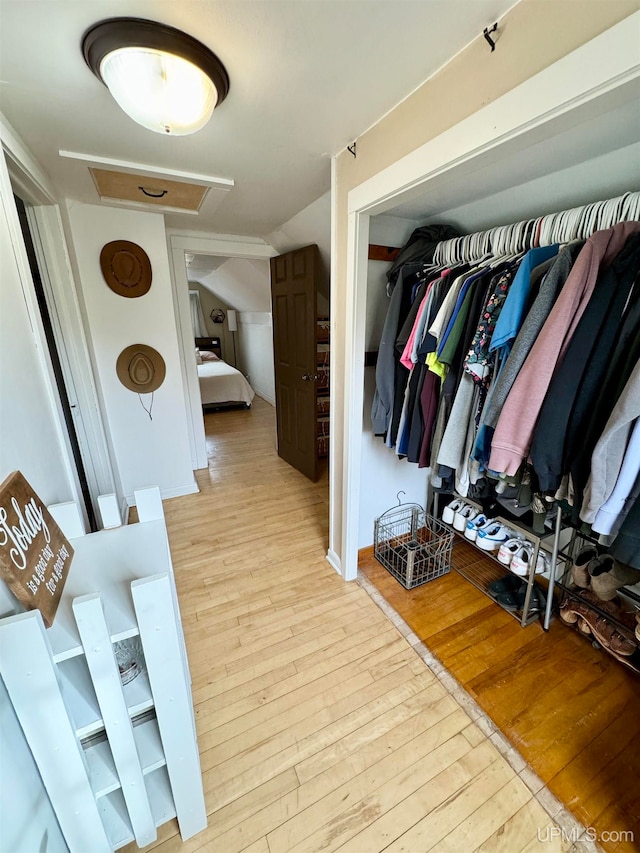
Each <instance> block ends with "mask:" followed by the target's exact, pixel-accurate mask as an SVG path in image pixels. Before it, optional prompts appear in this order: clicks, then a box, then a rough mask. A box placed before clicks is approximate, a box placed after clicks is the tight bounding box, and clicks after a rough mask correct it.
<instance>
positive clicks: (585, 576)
mask: <svg viewBox="0 0 640 853" xmlns="http://www.w3.org/2000/svg"><path fill="white" fill-rule="evenodd" d="M597 556H598V552H597V551H596V549H595V548H583V549H582V550H581V551H580V553H579V554H578V555H577V556H576V559H575V561H574V563H573V566H572V567H571V578H572V580H573V582H574V584H575V585H576V586H579V587H580V588H581V589H586V588H587V587H588V586H589V583H590V581H591V578H590V577H589V563H591V562H592V560H595V559H596V558H597Z"/></svg>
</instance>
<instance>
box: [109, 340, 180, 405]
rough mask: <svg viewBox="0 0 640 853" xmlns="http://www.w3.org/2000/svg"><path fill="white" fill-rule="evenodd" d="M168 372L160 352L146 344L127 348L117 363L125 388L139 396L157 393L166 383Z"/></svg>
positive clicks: (118, 372)
mask: <svg viewBox="0 0 640 853" xmlns="http://www.w3.org/2000/svg"><path fill="white" fill-rule="evenodd" d="M166 372H167V368H166V366H165V363H164V359H163V358H162V356H161V355H160V353H159V352H158V350H155V349H154V348H153V347H148V346H147V345H146V344H132V345H131V346H130V347H126V349H123V350H122V352H121V353H120V355H119V356H118V360H117V361H116V373H117V374H118V379H119V380H120V382H122V384H123V385H124V386H125V388H128V389H129V390H130V391H135V392H136V393H137V394H149V393H151V391H157V390H158V388H159V387H160V386H161V385H162V383H163V382H164V377H165V374H166Z"/></svg>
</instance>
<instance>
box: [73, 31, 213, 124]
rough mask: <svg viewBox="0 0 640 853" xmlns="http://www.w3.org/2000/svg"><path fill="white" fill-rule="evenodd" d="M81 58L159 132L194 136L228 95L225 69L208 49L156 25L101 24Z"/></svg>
mask: <svg viewBox="0 0 640 853" xmlns="http://www.w3.org/2000/svg"><path fill="white" fill-rule="evenodd" d="M82 54H83V56H84V58H85V62H86V63H87V65H88V66H89V68H90V69H91V70H92V71H93V73H94V74H95V75H96V77H97V78H98V79H99V80H101V81H102V82H103V83H104V84H105V85H106V86H107V88H108V89H109V91H110V92H111V94H112V95H113V97H114V99H115V100H116V101H117V103H118V104H119V106H120V107H121V108H122V109H123V110H124V111H125V112H126V113H127V114H128V115H129V116H130V117H131V118H132V119H133V120H134V121H136V122H138V124H141V125H142V126H143V127H146V128H148V129H149V130H153V131H155V132H156V133H163V134H165V135H166V134H170V135H172V136H184V135H186V134H188V133H195V132H196V131H197V130H200V128H202V127H204V125H205V124H206V123H207V122H208V121H209V119H210V118H211V114H212V113H213V110H214V108H215V107H216V106H217V105H218V104H220V103H222V101H223V100H224V99H225V98H226V96H227V93H228V92H229V76H228V74H227V72H226V70H225V67H224V65H223V64H222V63H221V62H220V60H219V59H218V57H217V56H216V55H215V54H214V53H212V52H211V51H210V50H209V48H208V47H205V46H204V45H203V44H202V43H201V42H199V41H197V40H196V39H194V38H192V37H191V36H188V35H187V34H186V33H183V32H182V31H181V30H176V29H174V27H168V26H165V25H164V24H159V23H157V22H156V21H147V20H144V19H142V18H110V19H109V20H106V21H101V22H100V23H98V24H95V25H94V26H93V27H91V29H89V30H87V32H86V33H85V35H84V37H83V39H82Z"/></svg>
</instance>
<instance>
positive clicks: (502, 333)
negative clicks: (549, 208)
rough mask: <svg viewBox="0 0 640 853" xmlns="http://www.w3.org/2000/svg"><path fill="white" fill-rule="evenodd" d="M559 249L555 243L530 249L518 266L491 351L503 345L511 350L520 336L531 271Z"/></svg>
mask: <svg viewBox="0 0 640 853" xmlns="http://www.w3.org/2000/svg"><path fill="white" fill-rule="evenodd" d="M559 249H560V245H559V244H558V243H554V244H553V245H552V246H540V247H538V248H537V249H529V251H528V252H527V254H526V255H525V256H524V258H523V259H522V261H521V262H520V266H519V267H518V272H517V273H516V274H515V276H514V279H513V281H512V282H511V287H510V288H509V295H508V296H507V298H506V300H505V303H504V305H503V306H502V311H501V312H500V316H499V317H498V322H497V323H496V326H495V329H494V330H493V335H492V337H491V343H490V344H489V352H494V351H495V350H497V349H501V348H502V347H505V348H506V351H507V352H509V351H510V350H511V344H512V343H513V341H514V340H515V339H516V337H517V336H518V332H519V331H520V326H521V325H522V321H523V319H524V313H525V309H526V306H527V302H528V301H529V290H530V288H531V273H532V271H533V270H534V269H535V267H537V266H538V265H539V264H542V263H544V261H546V260H548V259H549V258H552V257H554V255H557V254H558V251H559Z"/></svg>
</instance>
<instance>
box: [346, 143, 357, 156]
mask: <svg viewBox="0 0 640 853" xmlns="http://www.w3.org/2000/svg"><path fill="white" fill-rule="evenodd" d="M347 151H349V152H350V153H351V154H353V156H354V157H355V156H356V143H355V142H354V143H353V145H347Z"/></svg>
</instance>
